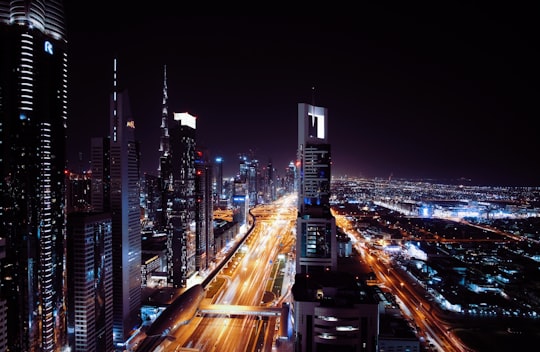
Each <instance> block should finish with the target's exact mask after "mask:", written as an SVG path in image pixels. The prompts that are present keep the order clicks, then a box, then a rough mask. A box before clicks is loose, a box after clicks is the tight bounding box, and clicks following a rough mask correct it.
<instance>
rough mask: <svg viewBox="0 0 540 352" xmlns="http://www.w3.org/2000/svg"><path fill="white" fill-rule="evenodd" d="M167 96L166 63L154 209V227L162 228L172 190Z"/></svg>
mask: <svg viewBox="0 0 540 352" xmlns="http://www.w3.org/2000/svg"><path fill="white" fill-rule="evenodd" d="M168 100H169V96H168V93H167V65H164V67H163V100H162V104H161V140H160V144H159V151H160V153H161V154H160V157H159V167H158V184H159V189H158V194H159V195H158V198H159V199H156V203H158V204H159V206H158V208H157V209H156V211H155V214H156V216H155V219H154V228H155V229H157V230H160V231H161V230H164V228H165V226H166V224H167V221H168V220H167V209H168V208H169V207H170V205H169V204H168V197H167V194H168V192H170V191H171V190H172V182H173V174H172V157H171V152H170V136H169V107H168Z"/></svg>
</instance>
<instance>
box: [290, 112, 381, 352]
mask: <svg viewBox="0 0 540 352" xmlns="http://www.w3.org/2000/svg"><path fill="white" fill-rule="evenodd" d="M331 165H332V162H331V154H330V144H329V142H328V111H327V109H326V108H323V107H318V106H313V105H309V104H304V103H300V104H298V169H299V172H298V181H299V182H298V218H297V227H296V276H295V279H294V285H293V287H292V290H291V291H292V294H293V304H292V306H291V309H292V312H293V314H294V331H295V351H301V352H304V351H305V352H308V351H309V352H317V351H337V350H342V351H355V352H361V351H366V352H367V351H376V348H377V333H378V321H379V315H378V302H376V301H375V300H374V299H373V297H374V295H373V294H371V293H369V287H368V286H367V285H365V282H362V281H361V280H360V278H359V276H358V275H356V273H351V272H343V271H340V270H339V268H338V244H337V230H336V221H335V218H334V216H333V215H332V213H331V208H330V171H331Z"/></svg>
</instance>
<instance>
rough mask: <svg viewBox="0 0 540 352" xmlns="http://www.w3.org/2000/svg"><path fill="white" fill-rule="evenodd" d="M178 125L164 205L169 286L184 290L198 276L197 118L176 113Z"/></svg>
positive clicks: (169, 160)
mask: <svg viewBox="0 0 540 352" xmlns="http://www.w3.org/2000/svg"><path fill="white" fill-rule="evenodd" d="M174 121H175V125H174V126H173V127H172V128H171V138H170V153H169V154H170V158H168V159H167V160H168V161H167V163H168V165H167V167H168V170H169V174H168V175H164V179H166V180H168V183H167V184H166V187H165V188H164V195H163V197H164V202H163V203H164V204H166V206H167V208H166V213H167V225H166V233H167V282H168V284H169V285H171V286H172V287H175V288H182V287H186V286H187V279H188V278H189V277H190V276H191V275H192V274H194V273H195V253H196V233H195V148H196V146H195V137H196V133H195V132H196V117H195V116H193V115H190V114H189V113H175V114H174ZM162 165H163V163H162ZM162 171H163V170H162Z"/></svg>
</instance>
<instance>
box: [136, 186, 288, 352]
mask: <svg viewBox="0 0 540 352" xmlns="http://www.w3.org/2000/svg"><path fill="white" fill-rule="evenodd" d="M282 202H285V203H282ZM295 205H296V197H295V196H294V197H292V196H291V197H289V198H284V199H281V200H280V202H278V203H276V204H272V205H263V206H258V207H255V208H253V209H251V212H252V214H253V215H254V216H255V219H256V220H255V222H254V226H253V229H252V231H251V232H250V233H249V235H248V236H247V238H246V239H245V241H244V242H243V243H242V244H241V245H240V246H239V249H238V250H237V254H235V255H234V256H232V257H231V259H230V260H229V261H228V262H227V263H225V265H223V266H222V269H221V270H220V271H219V273H217V275H216V276H215V278H214V279H215V280H220V281H221V282H223V284H222V285H221V288H220V290H219V291H218V292H217V293H216V294H215V295H214V296H213V297H211V298H208V297H207V298H204V299H203V300H202V301H201V303H200V304H199V309H198V312H197V313H196V315H195V316H194V317H193V318H192V319H191V320H190V321H189V323H188V324H186V325H184V326H182V327H181V329H178V328H177V329H176V330H171V331H170V332H168V335H167V336H166V338H161V339H160V341H159V345H158V347H157V348H156V349H155V350H156V351H167V352H170V351H182V350H186V349H189V350H195V351H197V350H200V351H220V352H222V351H223V352H227V351H246V352H247V351H263V350H264V351H271V349H272V346H273V344H274V341H275V338H276V336H275V335H276V333H277V332H278V331H277V324H278V322H279V319H280V316H278V315H274V316H272V315H271V314H270V315H269V316H267V315H264V314H261V315H253V314H251V313H249V312H247V311H246V309H248V308H246V307H257V306H258V307H263V308H264V307H269V308H271V309H276V308H275V307H276V305H277V304H281V302H283V300H284V298H285V297H287V294H288V292H289V290H288V287H285V288H284V290H283V292H280V294H279V297H278V295H276V294H275V293H272V292H271V289H272V285H271V283H272V280H273V277H274V276H275V272H274V270H275V268H276V263H277V262H278V261H280V260H283V261H285V260H290V261H291V262H292V263H293V264H292V265H293V266H294V261H293V259H294V258H291V257H290V256H288V253H290V252H291V249H292V248H293V246H294V243H295V236H296V227H295V224H296V214H297V212H296V207H295ZM292 275H293V274H292ZM293 276H294V275H293ZM212 282H213V280H210V281H209V282H208V284H209V285H210V284H211V283H212ZM186 292H187V291H186ZM227 306H228V307H230V308H231V310H230V312H226V311H223V309H224V307H227ZM201 307H203V309H201ZM204 307H206V309H204ZM212 307H213V308H214V309H217V308H219V309H221V310H220V311H219V312H216V311H213V312H209V311H208V309H211V308H212ZM235 307H238V309H235ZM269 310H270V309H269ZM162 314H163V313H162ZM158 319H159V317H158ZM158 319H156V322H157V320H158ZM182 319H183V318H180V320H182ZM165 325H167V326H168V325H178V322H175V323H174V324H173V323H171V324H169V323H167V324H165ZM278 325H279V324H278ZM152 327H153V324H152ZM149 330H150V329H149ZM162 330H163V329H162V328H155V329H154V333H158V332H160V331H162ZM138 351H139V349H137V352H138Z"/></svg>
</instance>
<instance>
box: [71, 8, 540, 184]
mask: <svg viewBox="0 0 540 352" xmlns="http://www.w3.org/2000/svg"><path fill="white" fill-rule="evenodd" d="M122 4H123V3H122V2H121V3H120V4H117V5H111V6H112V7H109V8H108V11H107V12H106V13H102V12H99V11H102V10H101V8H96V9H92V8H84V9H75V8H71V7H70V4H67V5H66V17H67V23H68V39H69V54H70V56H69V58H70V69H69V73H70V74H69V77H70V82H71V83H70V90H69V96H70V99H69V120H68V147H69V150H68V156H69V158H70V160H69V164H70V166H71V167H72V168H74V169H75V170H77V169H78V168H83V169H86V168H87V166H88V164H86V163H85V160H87V156H88V153H87V150H88V147H89V144H90V142H89V140H90V138H91V137H95V136H100V134H106V133H107V132H106V121H107V114H108V106H107V101H108V95H109V93H110V91H111V89H112V62H113V59H114V58H115V57H117V58H118V80H119V84H121V85H123V86H125V87H126V88H127V89H128V90H129V92H130V96H132V105H133V114H134V120H135V123H136V127H137V129H136V138H137V139H138V140H140V141H141V148H142V156H141V162H142V164H141V166H142V169H141V171H142V172H149V173H154V174H156V173H157V168H158V162H159V143H160V123H161V102H162V87H163V68H164V65H167V76H168V79H167V85H168V95H169V112H170V113H171V115H172V113H173V112H189V113H190V114H192V115H194V116H196V117H197V118H198V121H197V143H198V144H199V145H201V146H205V147H207V148H208V150H209V152H210V154H211V155H213V156H221V157H223V158H224V175H225V176H227V177H229V176H234V173H235V172H237V171H238V158H237V157H238V155H239V154H250V153H252V155H253V156H254V158H255V159H257V160H258V161H259V162H260V165H261V167H264V166H266V165H267V164H268V162H270V161H271V162H272V163H273V166H274V168H276V170H277V171H278V173H279V174H280V175H283V174H284V170H285V168H286V166H287V165H288V163H289V162H290V161H294V160H295V159H296V124H295V118H296V106H297V104H298V103H301V102H303V103H310V104H311V103H314V104H315V105H318V106H324V107H327V108H328V110H329V116H330V121H331V122H330V123H331V126H330V131H331V132H330V135H329V140H330V143H331V145H332V157H333V160H332V162H333V165H332V170H333V176H338V177H339V176H345V175H348V176H365V177H383V178H390V177H394V178H422V179H436V180H455V179H459V178H463V179H470V180H471V182H472V183H473V184H488V185H514V186H534V185H538V184H539V183H540V175H539V171H536V170H535V169H536V168H535V167H534V162H535V160H536V156H535V154H536V151H537V150H538V148H539V147H540V145H539V143H540V141H538V138H536V136H535V129H533V128H532V122H533V117H534V116H536V115H537V114H536V113H537V110H538V109H537V108H536V106H533V103H534V100H535V99H533V97H535V96H536V94H535V93H537V91H538V88H536V86H535V87H534V88H533V75H532V74H533V73H534V72H535V71H534V70H535V69H534V66H533V63H534V62H535V61H536V60H535V59H534V58H535V57H537V56H536V54H534V53H533V50H532V48H533V45H531V44H532V43H533V42H532V31H529V26H531V25H532V22H528V21H527V17H526V13H525V12H526V11H525V9H524V13H519V12H518V9H506V8H505V9H502V8H501V9H499V8H496V7H491V8H489V9H485V8H481V7H480V6H479V5H471V6H470V7H468V8H467V9H462V8H459V7H457V6H456V7H454V8H448V9H441V8H425V9H423V11H421V12H416V13H415V10H414V9H412V8H411V9H408V10H406V11H405V10H401V9H398V8H394V9H382V8H375V7H373V8H367V7H366V8H365V9H364V10H365V11H364V12H362V13H361V14H360V15H359V17H358V18H353V17H349V16H345V17H327V18H325V17H312V16H311V17H309V18H308V17H283V16H277V17H270V16H268V17H260V16H258V17H238V16H237V17H222V16H215V17H193V16H180V15H176V14H174V13H176V12H175V11H172V10H170V11H167V9H166V6H165V8H163V9H161V10H160V14H161V16H146V15H145V14H144V13H143V9H142V8H139V6H138V5H134V4H129V8H130V11H131V10H132V11H133V12H132V13H131V14H130V15H129V16H127V14H126V13H125V12H124V11H123V10H122V9H123V8H125V7H122ZM116 6H117V7H116ZM125 6H127V5H125ZM96 7H97V6H96ZM144 10H146V9H144ZM383 10H385V11H383ZM442 10H444V11H442ZM430 12H431V14H432V16H427V15H426V14H427V13H430ZM98 13H99V18H100V27H99V28H97V29H96V28H95V26H91V25H89V21H91V20H92V18H94V17H93V16H92V15H93V14H96V16H97V14H98ZM443 13H444V14H443ZM518 15H519V16H518ZM518 20H519V21H520V22H518ZM89 43H91V44H92V45H89ZM85 121H91V123H88V122H85ZM79 152H82V156H83V161H82V162H81V163H79V162H78V161H77V160H76V159H77V158H78V155H79V154H78V153H79ZM81 164H82V165H81ZM77 171H78V170H77Z"/></svg>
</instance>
